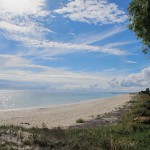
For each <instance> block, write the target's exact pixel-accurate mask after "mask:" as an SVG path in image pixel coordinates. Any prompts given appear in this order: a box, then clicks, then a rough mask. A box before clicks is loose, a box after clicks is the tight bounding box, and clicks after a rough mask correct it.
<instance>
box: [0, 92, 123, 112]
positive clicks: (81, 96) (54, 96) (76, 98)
mask: <svg viewBox="0 0 150 150" xmlns="http://www.w3.org/2000/svg"><path fill="white" fill-rule="evenodd" d="M120 94H125V93H123V92H119V93H117V92H50V91H22V90H0V110H7V109H23V108H36V107H48V106H54V105H62V104H71V103H76V102H81V101H87V100H93V99H98V98H105V97H112V96H116V95H120Z"/></svg>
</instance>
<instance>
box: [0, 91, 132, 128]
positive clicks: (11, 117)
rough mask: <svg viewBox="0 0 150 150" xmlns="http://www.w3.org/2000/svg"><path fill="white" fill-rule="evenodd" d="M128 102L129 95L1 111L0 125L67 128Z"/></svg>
mask: <svg viewBox="0 0 150 150" xmlns="http://www.w3.org/2000/svg"><path fill="white" fill-rule="evenodd" d="M129 100H130V95H129V94H124V95H119V96H114V97H110V98H101V99H96V100H89V101H84V102H78V103H74V104H68V105H67V104H66V105H58V106H51V107H43V108H42V107H41V108H30V109H22V110H21V109H18V110H17V109H16V110H1V111H0V125H19V126H20V125H21V126H24V127H28V128H30V127H42V125H43V124H44V125H46V126H47V127H48V128H53V127H64V128H66V127H69V126H72V125H76V120H77V119H78V118H82V119H84V120H90V119H92V116H96V115H99V114H104V113H108V112H111V111H113V110H115V109H116V108H118V107H121V106H122V105H124V104H126V103H127V102H128V101H129Z"/></svg>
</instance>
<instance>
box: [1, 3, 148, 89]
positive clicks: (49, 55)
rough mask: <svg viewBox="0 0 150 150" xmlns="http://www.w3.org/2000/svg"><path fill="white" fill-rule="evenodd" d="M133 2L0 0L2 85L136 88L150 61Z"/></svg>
mask: <svg viewBox="0 0 150 150" xmlns="http://www.w3.org/2000/svg"><path fill="white" fill-rule="evenodd" d="M129 2H130V1H129V0H126V1H119V0H109V1H107V0H55V1H52V0H20V1H18V0H5V1H4V0H0V45H1V46H0V65H1V67H0V89H48V90H98V91H118V90H121V91H136V90H139V89H143V88H145V87H147V86H148V85H149V84H150V81H149V78H150V63H149V59H148V56H147V55H144V54H143V53H142V52H141V49H142V45H141V43H140V40H137V38H136V37H135V35H134V33H133V32H131V31H130V30H128V28H127V26H128V16H127V15H128V12H127V7H128V4H129Z"/></svg>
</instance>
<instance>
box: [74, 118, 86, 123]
mask: <svg viewBox="0 0 150 150" xmlns="http://www.w3.org/2000/svg"><path fill="white" fill-rule="evenodd" d="M84 122H85V120H84V119H82V118H78V119H77V120H76V123H84Z"/></svg>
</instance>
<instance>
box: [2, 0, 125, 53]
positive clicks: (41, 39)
mask: <svg viewBox="0 0 150 150" xmlns="http://www.w3.org/2000/svg"><path fill="white" fill-rule="evenodd" d="M48 17H49V18H51V17H52V16H51V12H50V11H47V10H46V1H45V0H36V1H35V0H21V1H18V0H6V1H4V0H0V31H2V32H1V35H3V36H5V37H6V38H8V39H11V40H14V41H17V42H20V43H21V44H23V45H24V46H25V47H32V48H42V49H49V50H48V51H47V53H48V54H50V55H60V54H65V53H71V52H76V51H77V52H78V51H91V52H103V53H107V54H112V55H125V54H126V52H125V51H123V50H120V49H117V48H107V47H103V46H92V45H90V44H92V43H93V42H94V41H96V40H98V39H99V40H102V39H104V38H107V37H109V36H112V35H114V34H117V33H119V32H122V31H123V30H124V29H120V28H118V29H116V30H113V32H110V33H108V34H105V35H104V34H103V37H102V35H101V36H98V35H97V37H92V36H91V38H90V39H86V38H85V41H83V42H82V43H79V42H78V43H75V42H72V43H71V42H70V43H69V42H68V43H64V42H54V41H50V40H48V39H46V35H47V34H48V33H50V32H51V33H52V31H51V30H50V29H48V28H46V27H45V25H44V24H45V21H46V19H47V18H48ZM89 41H90V42H89ZM42 51H43V50H42ZM36 53H38V52H36ZM43 53H44V51H43ZM35 55H36V54H35Z"/></svg>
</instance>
